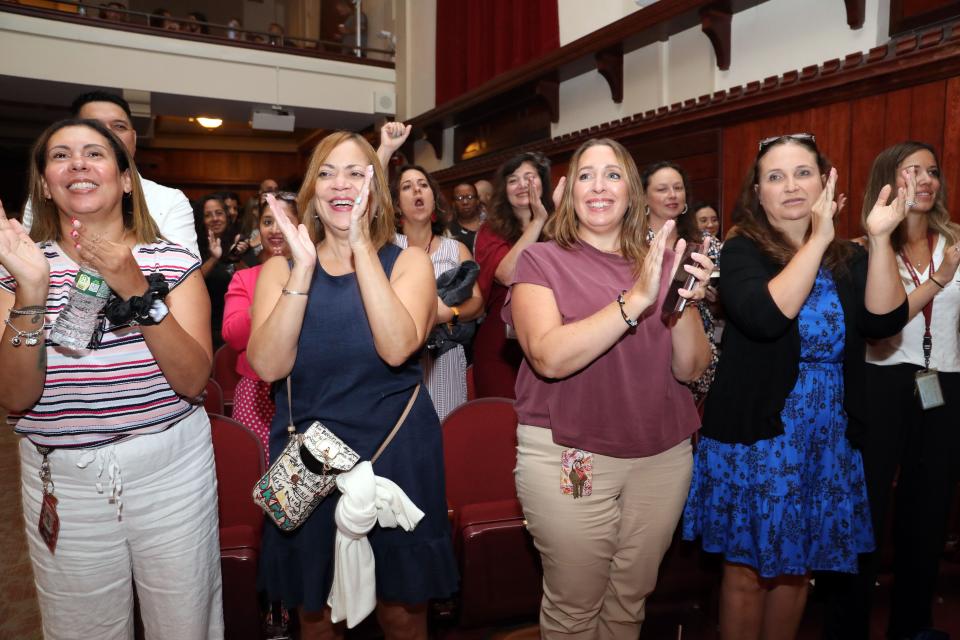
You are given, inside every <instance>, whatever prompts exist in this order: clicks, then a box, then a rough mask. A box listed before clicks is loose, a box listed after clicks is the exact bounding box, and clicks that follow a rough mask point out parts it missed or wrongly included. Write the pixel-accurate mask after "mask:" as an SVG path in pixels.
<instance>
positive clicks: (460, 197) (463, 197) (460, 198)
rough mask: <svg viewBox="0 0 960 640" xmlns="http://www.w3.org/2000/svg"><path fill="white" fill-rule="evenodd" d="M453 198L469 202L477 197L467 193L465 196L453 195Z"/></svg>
mask: <svg viewBox="0 0 960 640" xmlns="http://www.w3.org/2000/svg"><path fill="white" fill-rule="evenodd" d="M453 199H454V200H456V201H457V202H471V201H473V200H476V199H477V196H474V195H467V196H453Z"/></svg>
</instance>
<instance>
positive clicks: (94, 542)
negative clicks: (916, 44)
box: [20, 409, 223, 640]
mask: <svg viewBox="0 0 960 640" xmlns="http://www.w3.org/2000/svg"><path fill="white" fill-rule="evenodd" d="M41 460H42V457H41V456H40V454H39V453H37V450H36V447H34V446H33V444H31V443H30V441H29V440H27V439H26V438H23V439H22V440H21V441H20V467H21V474H20V475H21V487H22V498H23V513H24V520H25V524H26V528H27V541H28V545H29V548H30V560H31V563H32V565H33V573H34V576H35V579H36V583H37V595H38V598H39V601H40V611H41V614H42V617H43V634H44V637H45V638H46V639H47V640H57V639H60V638H63V639H75V638H97V640H127V639H131V638H133V583H134V582H136V587H137V594H138V596H139V598H140V612H141V614H142V617H143V624H144V630H145V632H146V637H147V639H148V640H164V639H168V638H177V639H178V640H218V639H220V638H223V612H222V596H221V583H220V541H219V535H218V518H217V478H216V474H215V471H214V461H213V445H212V443H211V440H210V423H209V421H208V420H207V414H206V412H204V411H203V410H202V409H198V410H197V411H194V412H193V413H192V414H191V415H190V416H188V417H187V418H184V419H183V420H181V421H180V422H179V423H177V424H175V425H174V426H172V427H170V428H169V429H167V430H166V431H164V432H162V433H157V434H150V435H143V436H137V437H133V438H130V439H129V440H124V441H122V442H120V443H118V444H114V445H107V446H105V447H100V448H98V449H78V450H67V449H57V450H54V451H53V452H52V453H51V454H50V456H49V461H50V467H51V475H52V479H53V482H54V483H55V495H56V497H57V499H58V500H59V504H58V505H57V513H58V515H59V517H60V539H59V542H58V544H57V547H56V553H55V554H51V553H50V550H49V549H48V548H47V546H46V544H45V543H44V542H43V540H42V539H41V538H40V536H39V534H38V533H37V522H38V520H39V517H40V500H41V496H42V488H41V486H40V480H39V477H38V475H37V474H38V470H39V468H40V462H41ZM101 489H102V491H101ZM114 491H117V492H118V495H119V501H116V500H111V494H112V493H113V492H114Z"/></svg>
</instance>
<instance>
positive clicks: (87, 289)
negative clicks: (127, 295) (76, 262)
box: [50, 266, 110, 350]
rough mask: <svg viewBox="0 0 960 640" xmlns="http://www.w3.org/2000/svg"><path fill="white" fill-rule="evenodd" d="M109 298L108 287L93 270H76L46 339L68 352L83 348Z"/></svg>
mask: <svg viewBox="0 0 960 640" xmlns="http://www.w3.org/2000/svg"><path fill="white" fill-rule="evenodd" d="M109 297H110V287H108V286H107V283H106V282H105V281H104V280H103V276H101V275H100V274H99V273H98V272H97V270H96V269H94V268H93V267H89V266H83V267H80V270H79V271H77V278H76V280H74V281H73V288H72V289H70V297H69V298H68V299H67V304H66V305H64V307H63V310H62V311H60V315H59V316H57V321H56V322H54V323H53V329H51V330H50V340H52V341H53V342H55V343H56V344H59V345H61V346H64V347H67V348H69V349H74V350H79V349H86V348H87V345H89V344H90V338H92V337H93V332H94V331H96V330H97V324H98V323H99V321H100V319H99V314H100V311H101V310H102V309H103V307H104V306H106V304H107V299H108V298H109Z"/></svg>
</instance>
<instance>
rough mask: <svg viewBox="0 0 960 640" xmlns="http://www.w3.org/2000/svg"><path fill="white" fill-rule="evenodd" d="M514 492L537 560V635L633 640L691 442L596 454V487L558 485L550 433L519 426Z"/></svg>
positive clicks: (671, 523) (671, 522)
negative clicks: (564, 489) (580, 493)
mask: <svg viewBox="0 0 960 640" xmlns="http://www.w3.org/2000/svg"><path fill="white" fill-rule="evenodd" d="M517 440H518V443H519V444H518V447H517V470H516V481H517V495H518V496H519V498H520V502H521V504H522V505H523V511H524V515H525V516H526V518H527V522H528V528H529V531H530V534H531V535H532V536H533V540H534V543H535V544H536V547H537V550H538V551H539V552H540V556H541V558H542V560H543V600H542V602H541V607H540V633H541V634H542V637H544V638H561V637H562V638H602V639H603V640H619V639H624V640H626V639H628V638H629V639H630V640H636V638H637V636H638V635H639V633H640V625H641V624H642V622H643V618H644V605H645V603H646V598H647V596H649V595H650V593H651V592H652V591H653V588H654V586H656V583H657V572H658V570H659V568H660V561H661V560H662V559H663V556H664V554H665V553H666V552H667V549H668V548H669V547H670V543H671V540H672V539H673V533H674V531H675V530H676V528H677V522H678V521H679V519H680V513H681V511H682V509H683V503H684V500H685V498H686V496H687V490H688V489H689V487H690V475H691V468H692V455H691V447H690V441H689V440H684V441H683V442H681V443H680V444H678V445H676V446H675V447H673V448H671V449H668V450H667V451H664V452H662V453H659V454H657V455H653V456H649V457H646V458H612V457H608V456H602V455H599V454H593V493H592V495H590V496H586V497H582V498H578V499H574V498H573V497H572V496H570V495H563V494H562V493H561V490H560V482H561V467H560V454H561V452H562V451H563V450H564V449H566V448H567V447H562V446H560V445H557V444H555V443H554V442H553V438H552V432H551V431H550V430H549V429H544V428H541V427H532V426H526V425H520V426H519V427H518V429H517Z"/></svg>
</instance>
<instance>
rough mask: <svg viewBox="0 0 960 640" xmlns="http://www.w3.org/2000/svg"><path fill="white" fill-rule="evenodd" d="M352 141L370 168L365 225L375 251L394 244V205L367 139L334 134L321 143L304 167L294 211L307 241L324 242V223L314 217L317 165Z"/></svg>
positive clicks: (348, 133) (354, 134)
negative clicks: (341, 146)
mask: <svg viewBox="0 0 960 640" xmlns="http://www.w3.org/2000/svg"><path fill="white" fill-rule="evenodd" d="M350 140H352V141H353V142H355V143H356V144H357V146H359V147H360V150H361V151H363V155H364V157H365V158H366V162H367V164H372V165H373V178H372V179H371V180H370V197H369V198H368V200H367V224H368V225H369V229H370V240H371V241H372V242H373V246H374V247H376V248H377V249H378V250H379V249H380V248H381V247H383V245H385V244H387V243H388V242H390V241H391V240H393V235H394V233H396V227H395V223H394V221H395V219H396V216H395V214H394V212H393V203H392V202H391V201H390V186H389V185H388V184H387V176H386V174H385V173H384V171H383V167H381V166H380V160H379V159H378V158H377V153H376V152H375V151H374V150H373V147H371V146H370V143H369V142H367V141H366V139H365V138H364V137H363V136H361V135H359V134H356V133H352V132H350V131H335V132H334V133H331V134H330V135H328V136H327V137H326V138H324V139H323V140H321V141H320V142H319V143H318V144H317V146H316V148H314V150H313V154H312V155H311V156H310V164H309V165H308V166H307V175H306V176H304V178H303V185H302V186H301V187H300V192H299V193H298V194H297V210H298V211H299V212H300V222H301V223H303V224H304V226H306V227H307V231H309V233H310V238H311V239H312V240H313V241H314V242H320V241H321V240H323V238H324V235H325V234H324V230H323V223H322V222H321V221H320V220H319V219H318V217H317V206H316V193H315V190H316V184H317V177H318V175H319V173H320V165H322V164H323V163H324V162H326V161H327V158H328V157H329V156H330V154H331V153H332V152H333V150H334V149H336V148H337V147H338V146H340V145H341V144H343V143H344V142H347V141H350Z"/></svg>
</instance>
